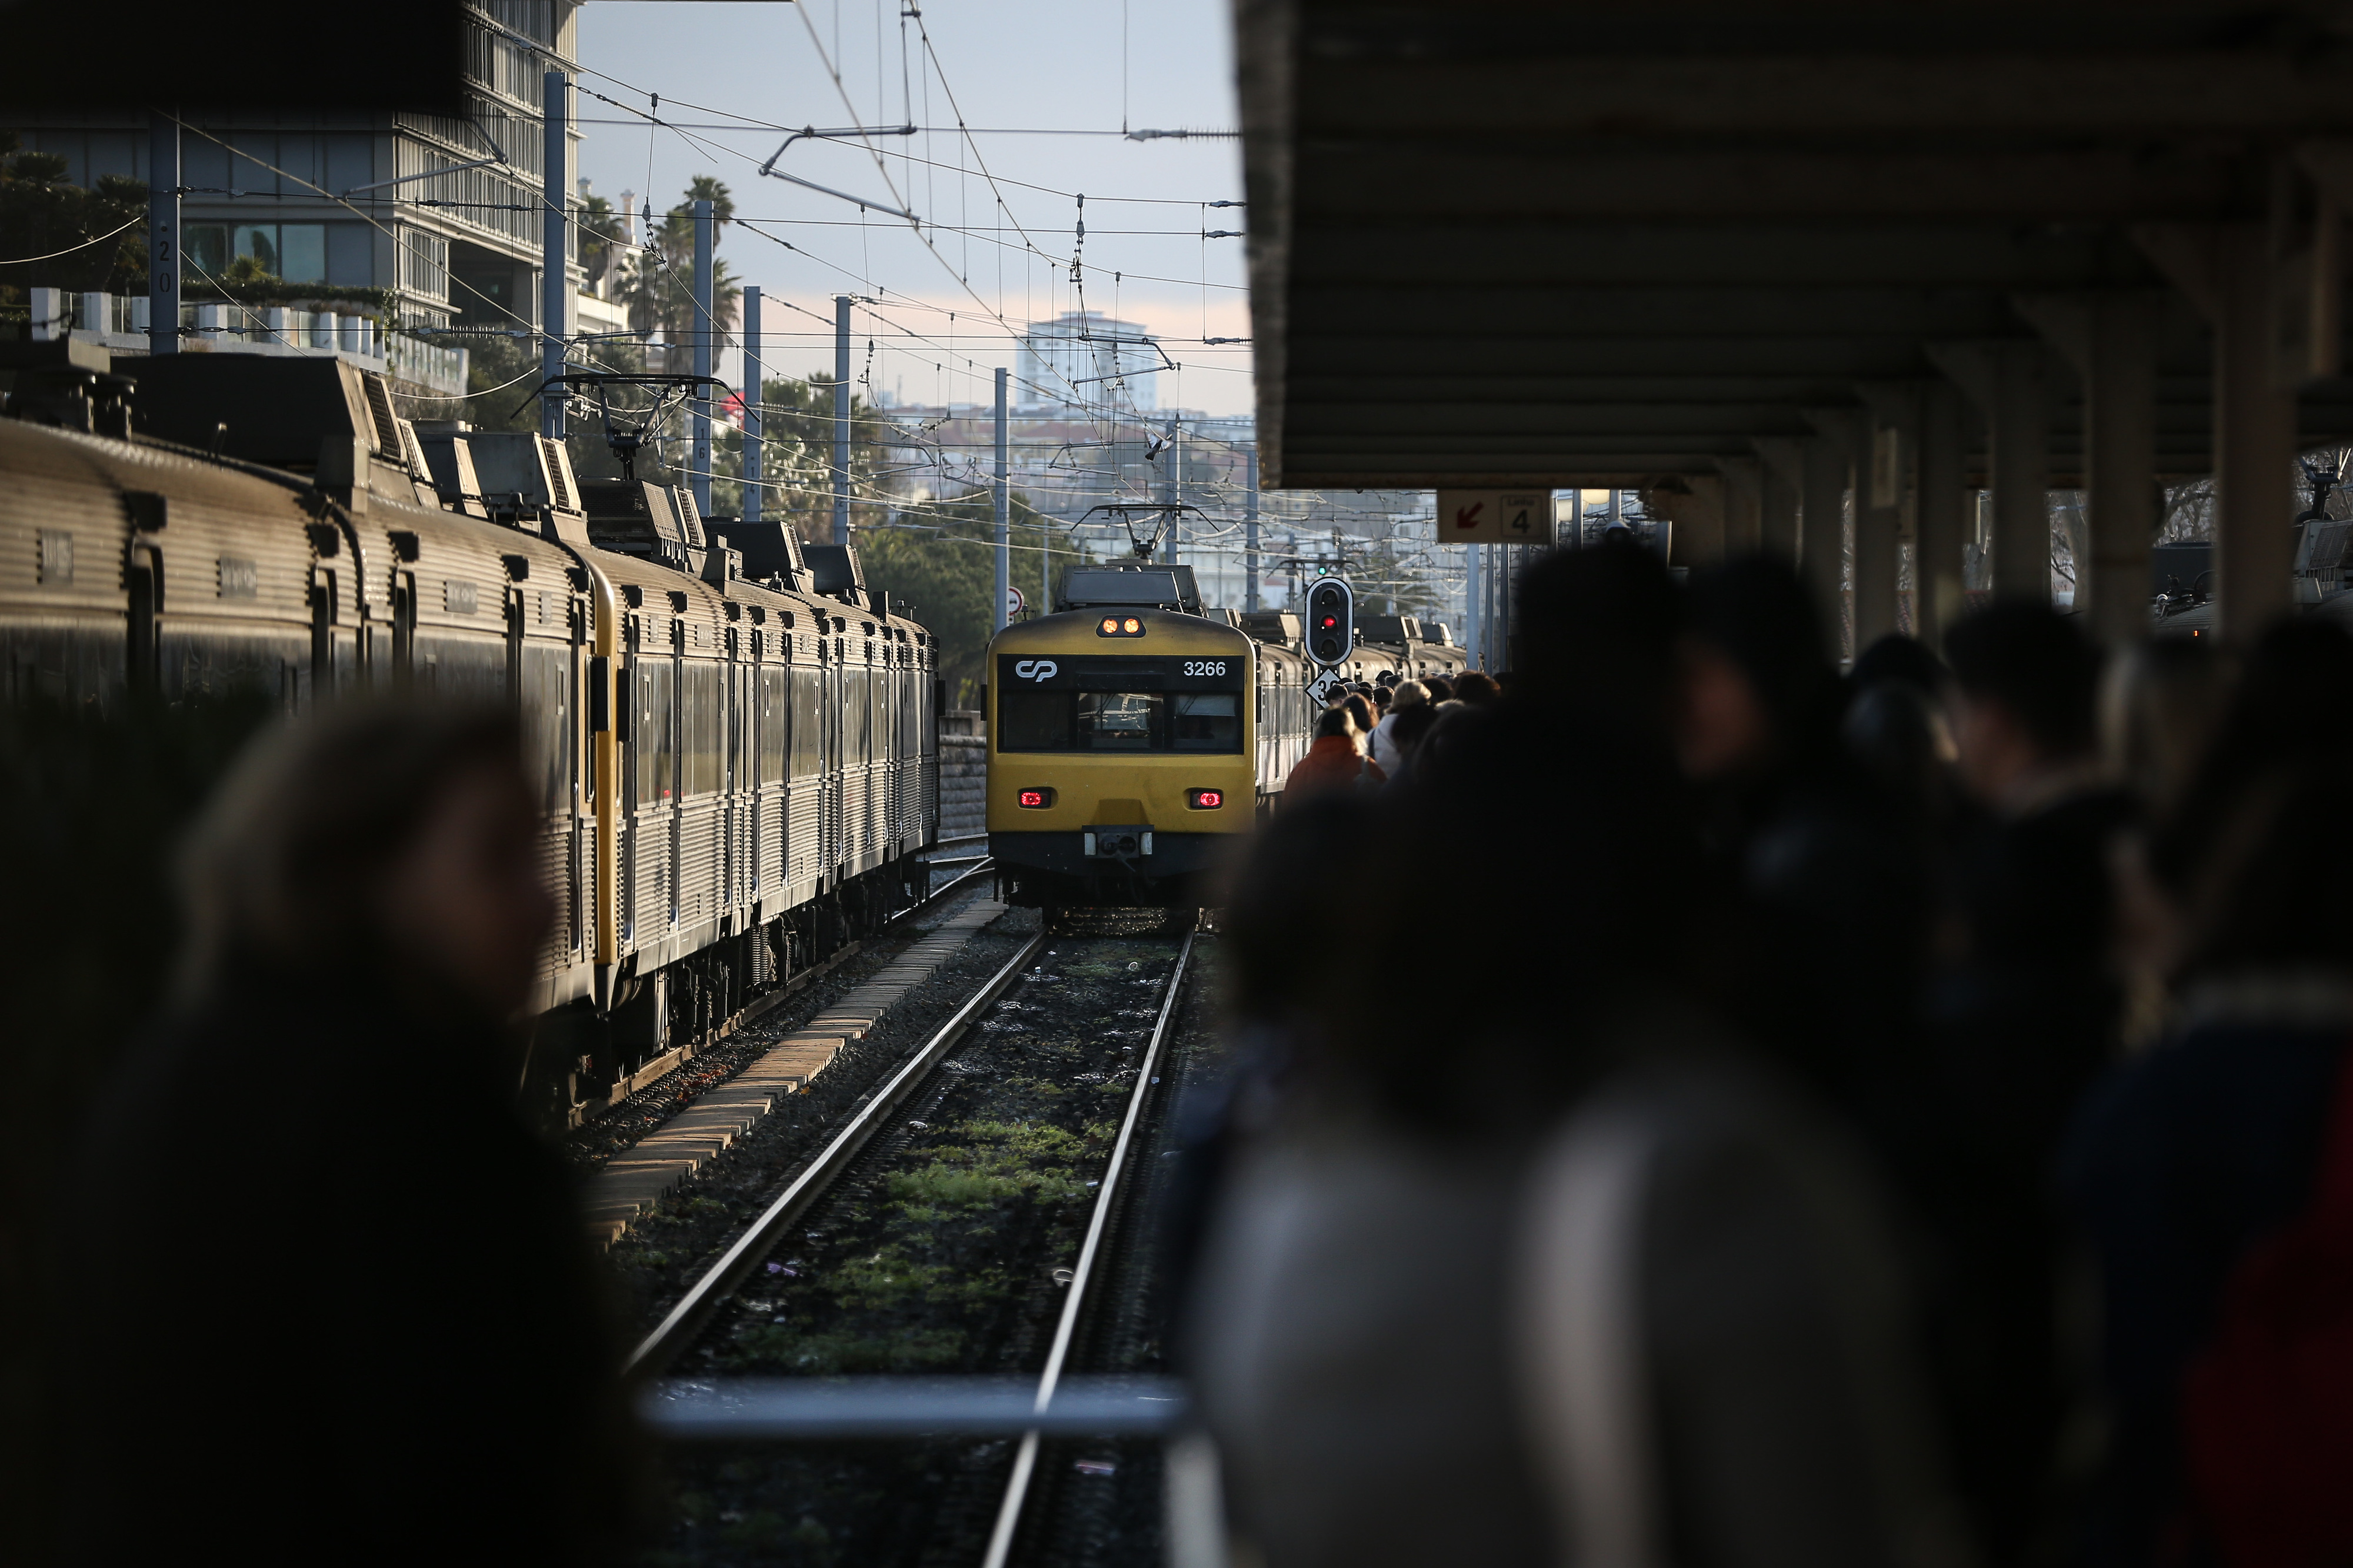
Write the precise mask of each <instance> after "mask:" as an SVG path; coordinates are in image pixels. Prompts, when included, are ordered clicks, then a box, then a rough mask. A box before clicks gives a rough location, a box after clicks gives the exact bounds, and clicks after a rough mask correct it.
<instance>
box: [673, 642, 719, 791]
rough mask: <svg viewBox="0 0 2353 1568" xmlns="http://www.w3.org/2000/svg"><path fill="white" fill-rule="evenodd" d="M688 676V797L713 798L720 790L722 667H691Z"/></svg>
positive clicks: (683, 710) (683, 748) (684, 720)
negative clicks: (720, 690)
mask: <svg viewBox="0 0 2353 1568" xmlns="http://www.w3.org/2000/svg"><path fill="white" fill-rule="evenodd" d="M684 673H685V683H684V685H683V687H682V688H681V691H680V697H681V701H680V703H679V718H680V721H681V724H680V729H681V734H680V742H681V744H680V747H679V752H680V755H681V760H682V761H683V762H684V763H685V764H686V779H685V785H684V793H685V794H687V795H709V794H711V793H712V792H713V791H714V790H716V789H718V787H719V673H720V672H719V667H718V666H717V665H715V664H701V663H690V664H688V665H687V666H686V667H685V672H684Z"/></svg>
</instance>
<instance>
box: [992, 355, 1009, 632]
mask: <svg viewBox="0 0 2353 1568" xmlns="http://www.w3.org/2000/svg"><path fill="white" fill-rule="evenodd" d="M1005 374H1006V372H1005V367H1004V366H1003V365H999V366H997V483H996V485H995V486H994V487H992V489H991V491H990V496H989V499H990V500H991V501H992V502H994V503H995V506H996V509H997V630H998V631H1000V632H1001V631H1003V630H1004V629H1005V626H1006V623H1007V622H1008V621H1010V620H1011V619H1012V618H1013V531H1012V520H1011V518H1010V517H1009V516H1008V509H1007V506H1006V500H1007V497H1006V494H1005Z"/></svg>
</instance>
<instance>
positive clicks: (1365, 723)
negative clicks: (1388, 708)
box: [1340, 691, 1374, 735]
mask: <svg viewBox="0 0 2353 1568" xmlns="http://www.w3.org/2000/svg"><path fill="white" fill-rule="evenodd" d="M1340 706H1341V707H1342V708H1343V709H1345V710H1347V714H1348V717H1349V718H1350V719H1352V720H1354V721H1356V728H1357V729H1359V730H1361V731H1364V732H1365V733H1366V734H1367V735H1369V734H1371V733H1372V732H1373V722H1374V720H1373V705H1372V704H1371V703H1369V702H1367V701H1366V700H1364V698H1363V697H1362V696H1361V695H1360V694H1358V693H1356V692H1354V691H1351V692H1350V693H1348V700H1346V701H1345V702H1343V703H1341V704H1340Z"/></svg>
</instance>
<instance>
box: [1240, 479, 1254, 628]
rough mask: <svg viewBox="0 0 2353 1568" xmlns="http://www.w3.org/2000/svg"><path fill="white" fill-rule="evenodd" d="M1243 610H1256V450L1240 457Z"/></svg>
mask: <svg viewBox="0 0 2353 1568" xmlns="http://www.w3.org/2000/svg"><path fill="white" fill-rule="evenodd" d="M1242 464H1243V468H1242V608H1243V609H1244V610H1253V611H1254V610H1256V609H1257V608H1258V448H1257V447H1251V448H1250V450H1249V451H1247V452H1245V453H1243V454H1242Z"/></svg>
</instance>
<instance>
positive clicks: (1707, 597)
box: [1683, 555, 1839, 752]
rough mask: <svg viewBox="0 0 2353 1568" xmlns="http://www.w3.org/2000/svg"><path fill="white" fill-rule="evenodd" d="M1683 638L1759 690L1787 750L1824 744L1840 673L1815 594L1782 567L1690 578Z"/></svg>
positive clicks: (1767, 562)
mask: <svg viewBox="0 0 2353 1568" xmlns="http://www.w3.org/2000/svg"><path fill="white" fill-rule="evenodd" d="M1683 608H1684V626H1685V630H1686V632H1687V634H1688V635H1689V636H1691V637H1694V638H1696V639H1697V640H1699V641H1701V642H1704V643H1706V644H1708V645H1709V646H1711V647H1715V648H1716V649H1717V650H1719V651H1720V652H1722V653H1723V654H1724V656H1725V658H1729V659H1731V660H1732V662H1733V663H1734V664H1736V665H1737V666H1738V667H1739V668H1740V672H1741V673H1742V674H1743V675H1746V677H1747V678H1748V681H1749V684H1750V685H1751V686H1752V687H1754V688H1755V689H1756V691H1757V700H1758V701H1760V702H1761V703H1763V704H1764V706H1765V710H1766V712H1767V714H1768V715H1769V716H1770V717H1771V719H1772V721H1773V728H1774V731H1775V733H1776V734H1777V735H1778V737H1779V740H1780V744H1781V746H1782V747H1783V749H1784V750H1785V751H1788V752H1804V751H1807V750H1809V749H1810V748H1812V747H1814V746H1816V745H1818V744H1820V743H1823V742H1826V741H1827V740H1828V738H1829V736H1830V734H1831V730H1832V728H1833V727H1834V726H1835V724H1836V722H1837V716H1838V696H1839V687H1838V672H1837V671H1836V670H1835V669H1833V668H1831V658H1830V637H1829V635H1828V633H1827V631H1826V630H1825V629H1824V627H1823V625H1822V618H1821V616H1820V613H1819V612H1818V610H1817V607H1816V605H1815V604H1814V601H1813V596H1812V595H1810V594H1809V593H1807V592H1806V587H1805V584H1803V583H1800V582H1799V580H1798V574H1797V573H1796V572H1794V571H1793V570H1791V569H1790V568H1789V567H1788V565H1787V564H1786V563H1782V562H1779V561H1777V560H1774V559H1772V558H1771V557H1769V556H1764V555H1747V556H1741V557H1739V558H1737V559H1735V560H1731V561H1726V562H1725V563H1722V564H1720V565H1716V566H1710V567H1707V568H1705V569H1704V570H1702V571H1698V572H1694V573H1693V574H1692V575H1691V579H1690V581H1689V583H1688V584H1686V585H1685V587H1684V590H1683Z"/></svg>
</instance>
